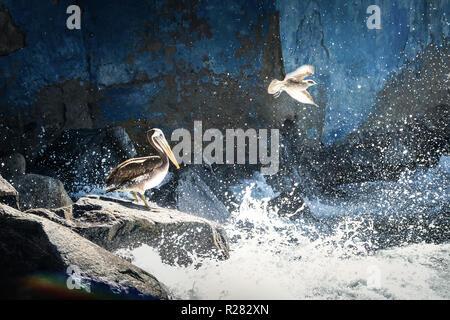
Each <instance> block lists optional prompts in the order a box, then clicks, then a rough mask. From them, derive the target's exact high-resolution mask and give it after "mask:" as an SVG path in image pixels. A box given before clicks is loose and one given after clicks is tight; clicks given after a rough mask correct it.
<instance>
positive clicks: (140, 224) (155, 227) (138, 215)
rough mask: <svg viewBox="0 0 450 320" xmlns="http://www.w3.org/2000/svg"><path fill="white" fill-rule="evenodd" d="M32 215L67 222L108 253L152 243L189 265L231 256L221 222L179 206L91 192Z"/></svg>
mask: <svg viewBox="0 0 450 320" xmlns="http://www.w3.org/2000/svg"><path fill="white" fill-rule="evenodd" d="M27 213H32V214H35V215H41V216H45V217H46V218H48V219H50V220H53V221H55V222H58V223H60V224H63V225H64V226H67V227H69V228H71V229H72V230H74V231H76V232H77V233H79V234H80V235H82V236H83V237H85V238H86V239H89V240H90V241H92V242H94V243H96V244H98V245H100V246H101V247H103V248H105V249H107V250H109V251H114V250H118V249H122V248H130V247H137V246H139V245H141V244H147V245H149V246H152V247H154V248H157V249H158V251H159V254H160V256H161V259H162V260H163V261H164V262H165V263H168V264H173V265H188V264H191V263H192V262H193V259H192V256H198V257H215V258H218V259H226V258H228V257H229V251H228V250H229V248H228V241H227V238H226V235H225V232H224V230H223V229H222V228H221V227H220V226H218V225H217V224H215V223H213V222H210V221H208V220H206V219H203V218H199V217H195V216H191V215H188V214H186V213H183V212H179V211H176V210H171V209H164V208H160V207H157V206H154V207H152V208H151V209H148V208H147V207H145V206H143V205H138V204H135V203H133V202H131V201H126V200H119V199H114V198H108V197H99V196H87V197H84V198H81V199H79V200H78V201H77V202H76V203H74V204H73V206H71V207H67V208H60V209H57V210H45V209H36V210H28V211H27Z"/></svg>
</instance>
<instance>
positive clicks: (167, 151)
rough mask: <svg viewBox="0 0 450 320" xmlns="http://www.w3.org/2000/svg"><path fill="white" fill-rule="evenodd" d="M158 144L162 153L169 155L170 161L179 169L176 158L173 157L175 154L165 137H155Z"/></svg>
mask: <svg viewBox="0 0 450 320" xmlns="http://www.w3.org/2000/svg"><path fill="white" fill-rule="evenodd" d="M157 141H158V144H159V145H160V147H161V148H162V149H163V150H164V153H165V154H166V155H167V156H168V157H169V159H170V161H172V163H173V164H174V165H175V167H177V169H180V166H179V165H178V162H177V159H176V158H175V155H174V154H173V152H172V149H170V146H169V144H168V143H167V140H166V139H165V138H162V137H161V138H159V139H157Z"/></svg>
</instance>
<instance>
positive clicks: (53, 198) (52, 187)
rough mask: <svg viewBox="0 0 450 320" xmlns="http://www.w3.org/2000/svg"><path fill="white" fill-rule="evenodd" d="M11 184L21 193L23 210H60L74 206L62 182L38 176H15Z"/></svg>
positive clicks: (20, 200) (20, 201) (20, 199)
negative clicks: (60, 208)
mask: <svg viewBox="0 0 450 320" xmlns="http://www.w3.org/2000/svg"><path fill="white" fill-rule="evenodd" d="M10 181H11V184H12V185H13V186H14V187H15V188H16V190H17V191H18V192H19V195H20V197H19V203H20V208H21V209H22V210H26V209H32V208H59V207H65V206H69V205H71V204H72V200H71V199H70V197H69V195H68V194H67V192H66V190H65V189H64V185H63V184H62V182H61V181H59V180H57V179H53V178H51V177H46V176H41V175H38V174H24V175H15V176H13V177H12V178H11V179H10Z"/></svg>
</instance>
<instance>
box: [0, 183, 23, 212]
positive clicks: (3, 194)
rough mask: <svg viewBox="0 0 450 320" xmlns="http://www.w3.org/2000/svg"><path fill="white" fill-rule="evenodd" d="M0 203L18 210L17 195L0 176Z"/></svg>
mask: <svg viewBox="0 0 450 320" xmlns="http://www.w3.org/2000/svg"><path fill="white" fill-rule="evenodd" d="M0 203H4V204H6V205H8V206H10V207H13V208H16V209H18V208H19V194H18V193H17V191H16V189H14V187H13V186H12V185H11V184H10V183H9V182H8V181H6V180H5V179H3V177H2V176H1V175H0Z"/></svg>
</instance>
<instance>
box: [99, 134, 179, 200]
mask: <svg viewBox="0 0 450 320" xmlns="http://www.w3.org/2000/svg"><path fill="white" fill-rule="evenodd" d="M147 140H148V142H149V143H150V144H151V145H152V146H153V148H155V149H156V151H157V152H158V155H157V156H148V157H142V158H132V159H128V160H126V161H124V162H122V163H121V164H119V165H118V166H117V167H115V168H114V169H112V170H111V172H110V173H109V176H108V177H107V178H106V185H107V186H111V185H112V187H110V188H108V189H107V190H106V192H107V193H108V192H111V191H116V190H119V191H131V192H132V193H133V196H134V198H135V199H136V202H139V200H138V197H137V195H136V193H139V195H140V197H141V199H142V201H144V203H145V205H146V206H147V207H150V206H149V205H148V203H147V201H146V200H145V197H144V192H145V190H147V189H151V188H154V187H156V186H157V185H159V184H160V183H161V182H162V181H163V180H164V177H165V176H166V174H167V171H168V170H169V159H170V161H172V163H173V164H174V165H175V166H176V167H177V169H179V168H180V166H179V165H178V162H177V159H175V156H174V155H173V153H172V150H171V149H170V147H169V144H168V143H167V140H166V138H165V137H164V134H163V132H162V131H161V130H160V129H156V128H155V129H150V130H149V131H147Z"/></svg>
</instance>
